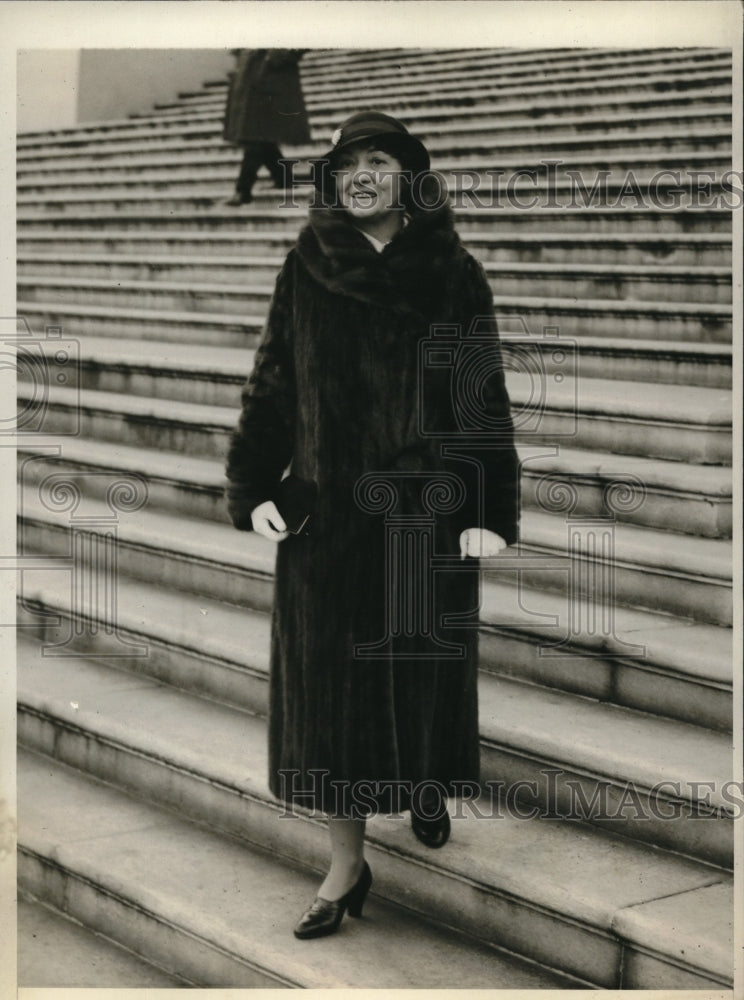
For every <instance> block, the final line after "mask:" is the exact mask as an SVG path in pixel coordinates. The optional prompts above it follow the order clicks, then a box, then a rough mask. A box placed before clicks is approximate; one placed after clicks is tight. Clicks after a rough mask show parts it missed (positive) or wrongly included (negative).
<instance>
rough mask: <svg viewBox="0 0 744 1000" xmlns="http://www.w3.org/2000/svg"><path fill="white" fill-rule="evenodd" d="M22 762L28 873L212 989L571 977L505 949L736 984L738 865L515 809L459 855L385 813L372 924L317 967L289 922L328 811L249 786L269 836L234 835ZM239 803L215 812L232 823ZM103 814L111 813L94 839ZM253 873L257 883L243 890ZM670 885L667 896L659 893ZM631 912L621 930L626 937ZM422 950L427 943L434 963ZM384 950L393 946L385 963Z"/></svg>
mask: <svg viewBox="0 0 744 1000" xmlns="http://www.w3.org/2000/svg"><path fill="white" fill-rule="evenodd" d="M19 760H20V763H21V766H22V768H23V771H22V774H21V780H20V787H21V793H22V797H21V809H22V812H21V815H22V817H23V819H22V826H23V830H24V834H23V842H22V845H21V848H20V850H19V867H20V869H21V879H22V883H23V885H24V886H26V887H29V888H31V887H36V888H37V890H41V891H43V892H48V893H49V895H50V896H51V897H52V898H53V899H54V900H56V902H57V903H58V905H59V906H60V908H61V909H64V910H65V912H68V913H69V912H74V913H76V914H78V915H79V916H81V917H85V918H87V919H88V920H90V918H91V916H93V915H94V914H95V916H96V917H97V919H98V920H99V922H100V925H101V926H102V928H103V929H106V930H108V931H109V932H111V933H112V934H114V935H116V936H118V938H119V940H122V938H123V939H124V943H126V944H128V945H129V946H130V947H135V948H138V949H139V950H140V951H141V952H143V953H144V954H146V956H147V958H148V959H149V960H150V961H153V960H156V961H158V962H159V963H160V964H163V965H165V966H170V967H171V968H173V969H178V971H179V972H181V973H192V974H193V976H194V978H195V980H196V982H197V983H199V984H200V985H208V986H213V987H214V986H223V987H225V986H227V987H230V986H238V987H240V986H244V987H245V986H247V987H258V986H264V987H265V986H268V987H277V986H298V985H299V986H304V987H326V988H327V987H329V986H331V987H333V986H336V987H338V986H345V985H352V986H357V987H358V986H364V985H366V984H367V983H372V984H373V985H374V986H376V987H378V988H379V987H380V986H381V985H386V986H387V985H392V986H396V987H402V986H405V985H407V984H408V983H409V981H410V980H411V976H412V974H413V976H414V979H413V982H414V984H415V985H417V986H418V985H420V984H425V985H426V986H432V987H442V986H445V987H446V986H449V985H450V984H451V983H457V985H458V986H459V987H463V986H469V985H471V984H472V985H474V986H481V987H482V986H484V985H485V986H488V987H491V988H493V987H494V986H496V987H497V988H499V987H503V988H509V987H517V986H519V987H522V988H525V987H529V986H533V987H536V988H538V989H539V988H551V987H552V988H555V987H556V986H561V987H563V988H566V987H567V986H569V985H571V980H570V979H568V980H567V979H565V978H564V979H562V980H561V979H559V978H558V975H557V973H552V974H548V973H547V972H545V970H544V969H542V968H540V967H539V966H535V965H533V966H531V967H528V969H527V970H525V969H524V967H522V969H521V970H520V971H521V975H516V974H515V973H514V971H513V970H514V968H515V959H514V957H513V955H509V954H508V952H506V953H505V952H504V951H503V950H502V949H506V948H512V949H515V950H516V949H518V948H521V949H522V950H523V951H524V952H525V953H527V954H530V953H533V954H534V953H537V954H539V955H540V956H541V957H542V960H543V962H545V961H546V959H548V956H552V957H554V958H555V959H559V960H560V965H561V966H562V967H563V968H564V969H579V970H582V971H584V972H585V973H588V974H589V975H591V979H590V980H589V981H588V982H586V981H583V982H582V981H579V983H578V985H592V984H597V983H598V984H599V985H603V986H611V987H617V986H622V987H623V988H628V989H632V988H643V987H647V988H649V987H650V988H654V987H664V988H695V987H698V988H711V987H713V988H715V989H720V988H721V986H723V987H729V985H730V983H731V975H732V973H731V965H732V958H731V952H732V945H731V944H729V942H730V941H731V939H732V933H731V926H730V924H731V917H730V911H731V909H732V907H733V896H732V892H731V884H730V881H728V880H727V879H726V878H725V877H724V876H721V875H718V874H716V873H713V872H711V871H710V870H709V869H708V870H706V869H705V868H704V866H700V865H696V864H694V863H692V862H689V861H683V860H679V859H676V858H673V857H668V856H667V855H665V854H663V853H659V852H653V851H649V850H648V849H645V848H637V847H632V845H626V844H625V843H623V842H622V841H620V840H619V839H613V838H609V837H608V838H598V837H594V836H584V835H583V831H581V830H579V829H577V828H574V827H572V826H570V825H569V824H565V823H563V824H561V823H551V822H550V821H548V820H546V821H544V822H539V823H537V822H535V823H526V822H524V821H518V820H517V821H515V820H513V819H511V818H507V819H505V820H498V821H495V822H492V823H488V824H486V823H485V822H481V823H476V822H475V821H474V820H472V819H471V820H470V821H469V822H468V821H466V820H462V821H461V820H457V825H456V829H457V830H458V834H457V835H458V838H459V840H460V844H459V846H457V845H456V844H455V843H454V842H453V843H451V845H450V847H449V850H448V856H447V857H445V858H442V857H441V856H440V854H438V855H437V856H436V858H434V859H432V857H431V854H429V856H424V855H423V854H422V853H421V852H420V851H419V850H418V849H417V848H416V846H415V845H413V844H411V843H410V842H411V840H412V838H411V835H410V833H409V832H408V831H407V829H402V827H404V826H406V824H405V823H404V822H401V821H395V820H386V819H381V820H375V821H370V823H369V831H368V848H367V855H368V858H369V860H370V866H371V868H372V870H373V877H374V888H373V892H372V894H371V896H370V898H369V900H368V903H367V905H366V907H365V910H364V917H363V918H362V922H361V923H360V924H359V925H357V924H356V922H355V921H352V920H350V919H347V920H346V921H345V925H344V927H343V929H342V930H341V931H340V932H339V934H338V935H335V936H333V937H331V938H329V939H328V940H327V941H326V942H324V944H323V946H322V947H323V963H321V967H320V969H319V968H318V963H317V962H316V961H314V960H313V961H311V957H310V954H309V952H308V955H307V956H305V953H304V946H303V948H300V947H299V946H298V945H297V943H296V942H295V940H294V939H293V938H292V936H291V927H292V924H293V922H294V921H295V920H296V919H297V913H299V912H302V908H303V907H304V906H306V905H307V901H308V899H311V898H312V894H313V892H314V891H315V890H316V887H317V883H318V875H317V872H318V871H321V870H322V869H323V867H324V866H325V864H326V859H325V831H324V830H323V829H322V826H321V824H319V823H317V822H315V821H313V820H311V819H307V820H306V819H304V818H303V819H300V820H299V821H295V822H286V823H281V822H278V815H277V813H278V809H277V807H276V806H275V805H272V804H271V803H268V804H267V803H266V802H265V799H263V800H260V801H259V802H258V803H256V804H254V803H252V802H251V800H249V799H246V797H245V796H244V795H242V794H241V792H240V791H238V792H237V793H236V794H235V796H234V797H235V799H236V804H243V803H244V804H245V806H246V807H247V809H246V813H247V815H250V817H251V819H252V820H253V823H251V825H250V826H249V827H248V831H247V832H248V834H249V836H250V837H251V838H252V840H253V844H250V843H249V842H248V840H247V838H246V828H245V826H244V827H243V828H242V829H241V830H240V831H239V832H238V836H239V837H240V842H236V841H235V840H232V839H227V838H226V837H225V836H224V835H223V834H220V833H217V832H211V831H210V830H205V829H203V828H199V827H196V826H193V825H191V824H189V823H187V822H185V821H183V820H182V819H179V818H177V817H174V816H173V815H172V814H170V813H166V812H164V811H159V810H158V809H157V807H155V806H153V805H150V804H146V803H142V802H138V801H136V800H135V799H133V798H130V797H127V796H125V795H124V794H123V793H122V792H121V791H118V790H116V789H114V788H112V787H108V786H105V785H102V784H100V783H98V782H96V781H93V780H90V779H87V780H86V779H84V778H81V775H80V773H79V772H76V771H74V770H72V769H69V768H66V767H64V766H63V765H61V764H59V763H56V762H53V761H51V760H49V759H47V758H44V757H41V756H37V755H35V754H31V753H29V752H27V751H22V752H21V754H20V756H19ZM205 790H206V791H208V792H209V793H210V795H212V796H214V795H215V794H219V790H217V789H214V790H212V789H209V788H207V789H205ZM45 806H46V811H45V808H44V807H45ZM225 812H226V809H224V808H223V809H222V810H221V815H219V816H214V817H211V819H212V821H213V822H216V821H218V822H220V823H221V824H222V825H223V826H224V825H231V826H233V827H234V826H235V825H236V824H235V822H234V820H232V819H231V817H230V816H229V815H228V816H225V815H224V813H225ZM91 815H95V816H96V817H97V822H98V830H97V835H96V836H95V837H92V836H91V831H90V826H89V817H90V816H91ZM228 820H229V821H230V823H229V824H227V823H226V821H228ZM569 827H570V828H569ZM490 828H493V830H491V829H490ZM302 837H304V841H302V840H301V839H300V838H302ZM489 838H490V843H489ZM256 842H257V843H256ZM277 842H278V843H279V845H280V846H281V848H282V850H283V854H284V855H285V857H289V858H294V859H296V862H295V866H293V868H294V870H293V869H292V868H290V865H291V862H286V861H285V863H284V865H281V866H280V865H278V864H277V861H276V860H275V858H272V856H271V855H268V854H267V853H266V851H265V850H262V848H265V845H266V844H267V843H272V844H273V843H277ZM494 846H495V847H497V849H496V850H494ZM481 850H482V851H483V853H482V854H481V853H480V852H481ZM440 853H441V852H440ZM527 856H528V857H530V858H531V859H533V862H532V864H531V865H529V866H528V865H526V864H525V860H524V858H525V857H527ZM285 866H286V867H285ZM300 866H301V867H300ZM509 866H511V870H509ZM308 868H312V869H313V872H312V874H308V872H307V869H308ZM143 872H146V873H147V879H146V880H144V881H143V879H142V873H143ZM247 875H249V877H250V884H251V885H252V886H255V895H254V893H246V892H244V891H243V892H241V886H244V885H245V884H246V876H247ZM401 880H402V882H403V885H408V886H410V896H411V899H410V901H409V900H408V899H406V901H405V903H406V906H407V907H409V908H410V910H412V911H413V913H412V915H411V916H408V917H406V916H404V915H403V913H401V912H400V910H399V909H398V908H397V907H394V906H392V905H390V904H388V903H387V902H386V897H387V896H389V895H393V894H395V895H397V896H399V897H400V896H401V895H402V888H403V885H401V884H400V883H401ZM520 890H521V896H520V895H518V894H517V893H518V892H519V891H520ZM439 895H442V896H444V898H445V899H446V898H447V897H448V896H453V895H454V896H457V897H459V900H458V906H459V912H458V913H457V914H456V916H457V918H458V923H460V924H463V923H464V924H467V925H469V926H471V927H472V929H473V930H472V931H471V933H470V940H468V939H467V938H466V939H464V940H463V939H462V938H457V939H456V942H457V943H456V946H454V947H453V945H452V934H451V932H447V931H440V930H439V929H438V928H437V927H436V926H435V925H433V924H432V923H431V922H430V921H431V916H432V913H434V914H437V913H439V912H440V910H441V907H442V904H441V903H440V901H439V898H438V896H439ZM662 896H667V897H669V898H668V899H667V900H666V901H659V900H660V898H661V897H662ZM255 898H257V899H258V900H260V908H259V910H258V912H256V911H255V909H254V908H253V906H252V900H253V899H255ZM195 903H196V905H195ZM670 903H671V904H672V905H671V907H670ZM672 909H673V910H674V911H675V913H674V915H673V914H672V912H670V910H672ZM619 925H622V927H623V935H622V937H619V936H617V935H616V934H615V928H616V927H617V926H619ZM422 932H423V933H422ZM644 932H645V937H644ZM357 933H358V934H362V933H364V935H366V936H367V938H368V939H370V940H371V943H372V945H373V947H370V948H369V949H349V948H348V946H347V938H348V937H349V936H350V935H351V936H353V935H354V934H357ZM476 934H477V935H478V938H480V940H481V941H483V940H484V939H485V940H486V942H487V945H488V947H486V948H484V947H483V946H482V945H479V944H478V941H477V940H476V939H475V936H476ZM659 938H661V941H660V940H659ZM646 939H647V940H648V941H649V944H650V945H651V947H649V946H647V945H645V940H646ZM286 942H289V943H286ZM419 945H421V946H423V948H424V949H425V950H424V952H423V957H422V959H421V961H420V963H419V960H418V954H419V949H418V946H419ZM494 945H495V947H494ZM309 947H311V948H312V947H314V948H316V949H317V947H318V946H317V944H313V945H310V946H309ZM381 951H383V952H384V953H385V955H386V958H387V957H388V956H389V960H388V961H387V962H386V963H383V965H382V966H381V965H380V962H379V954H380V952H381ZM365 956H369V958H366V957H365ZM267 959H268V960H269V961H267ZM440 959H441V962H442V966H441V967H440ZM205 966H206V967H207V969H208V970H209V975H208V981H207V982H206V983H205V982H204V978H205V977H204V967H205ZM442 969H443V970H444V971H443V972H442V971H441V970H442ZM349 973H350V974H349ZM573 985H576V980H574V983H573Z"/></svg>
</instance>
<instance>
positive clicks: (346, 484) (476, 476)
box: [226, 205, 518, 812]
mask: <svg viewBox="0 0 744 1000" xmlns="http://www.w3.org/2000/svg"><path fill="white" fill-rule="evenodd" d="M474 317H480V318H481V320H480V326H479V337H480V340H478V341H477V342H476V343H474V344H470V345H468V349H471V348H472V349H474V350H476V352H477V351H478V350H480V351H481V352H483V351H484V350H485V351H487V355H484V354H483V353H481V355H480V357H478V356H477V355H474V354H473V353H472V350H471V353H470V355H468V357H469V358H470V362H468V363H469V364H470V369H471V371H470V376H469V377H470V380H471V381H470V383H467V379H466V380H465V383H464V384H466V386H469V388H467V392H466V393H465V396H466V397H467V396H468V394H469V399H467V398H466V399H465V401H464V412H465V417H464V418H461V419H459V420H458V417H457V416H456V414H455V410H456V408H457V406H458V405H460V404H462V403H463V400H462V398H461V396H462V392H461V387H460V388H458V389H453V384H454V381H455V380H454V376H453V371H454V369H455V367H457V364H460V366H461V368H462V361H463V357H460V358H459V361H456V360H455V357H454V355H455V353H456V352H455V350H454V347H455V346H456V343H459V342H461V341H462V338H463V337H467V333H468V330H469V329H470V326H471V321H472V320H473V318H474ZM432 324H437V325H440V324H441V325H444V326H445V330H444V331H443V332H442V333H440V334H436V338H437V341H436V343H435V344H434V348H433V350H434V353H433V355H432V354H430V355H427V356H426V360H425V362H423V363H422V362H421V358H422V357H423V354H422V352H423V351H424V350H425V342H430V341H431V340H432V334H431V332H430V327H431V326H432ZM484 324H485V328H486V332H487V334H488V336H487V337H486V338H485V339H484V338H483V332H484ZM495 330H496V328H495V320H494V318H493V303H492V296H491V291H490V288H489V286H488V282H487V280H486V278H485V275H484V272H483V269H482V268H481V267H480V265H479V264H478V263H477V262H476V261H475V259H474V258H473V257H472V256H471V255H470V254H469V253H468V252H467V251H466V250H465V249H464V248H463V247H462V245H461V243H460V241H459V238H458V236H457V234H456V232H455V229H454V226H453V219H452V213H451V210H450V208H449V207H448V206H447V205H441V206H439V207H438V208H437V209H435V210H429V211H419V212H414V213H413V214H412V217H411V218H410V221H409V223H408V225H406V226H405V227H404V228H403V229H402V230H401V231H400V232H399V233H398V234H397V235H396V236H395V237H394V239H393V240H392V241H391V242H390V243H389V244H388V245H387V246H386V247H385V248H384V250H382V251H381V252H380V253H378V252H377V250H375V249H374V248H373V247H372V245H371V244H370V243H369V241H368V240H367V239H366V238H365V237H364V236H363V235H362V234H361V233H360V232H359V231H358V230H357V229H356V228H355V227H354V226H353V225H352V224H351V221H350V219H349V217H348V216H347V215H346V213H344V212H342V211H339V210H333V209H330V208H315V209H311V211H310V220H309V223H308V224H307V225H306V226H305V228H304V229H303V230H302V231H301V233H300V235H299V238H298V241H297V244H296V246H295V247H294V248H293V249H292V250H291V251H290V253H289V255H288V256H287V258H286V261H285V263H284V265H283V267H282V269H281V272H280V274H279V276H278V278H277V281H276V287H275V291H274V296H273V299H272V302H271V306H270V310H269V315H268V319H267V322H266V326H265V330H264V334H263V338H262V341H261V344H260V346H259V348H258V350H257V352H256V358H255V366H254V369H253V372H252V373H251V375H250V377H249V378H248V380H247V382H246V384H245V387H244V389H243V394H242V413H241V416H240V420H239V423H238V426H237V428H236V430H235V431H234V433H233V435H232V439H231V444H230V448H229V453H228V459H227V470H226V471H227V479H228V487H227V499H228V509H229V512H230V515H231V518H232V520H233V523H234V524H235V526H236V527H237V528H239V529H243V530H251V519H250V514H251V511H252V510H253V509H254V508H255V507H256V506H257V505H258V504H259V503H261V502H263V501H264V500H267V499H270V498H271V497H272V495H273V493H274V491H275V489H276V486H277V483H278V481H279V480H280V478H281V476H282V474H283V472H284V470H285V468H286V467H288V466H290V465H291V471H292V472H293V473H294V474H296V475H298V476H301V477H302V478H304V479H308V480H313V481H314V482H315V483H316V484H317V487H318V500H317V509H316V511H315V514H314V516H313V519H312V524H311V527H310V531H309V533H308V534H306V535H299V536H294V535H290V536H289V537H288V538H287V539H286V540H284V541H282V542H280V543H279V544H278V548H277V560H276V576H275V597H274V605H273V614H272V631H271V675H270V694H269V784H270V787H271V790H272V791H273V792H274V794H276V795H277V796H278V797H279V798H281V799H284V800H285V801H288V802H295V803H299V804H302V805H305V806H307V807H309V808H318V809H321V810H323V811H334V810H337V811H339V812H344V811H346V810H347V807H348V806H347V803H348V800H346V799H341V798H340V795H341V793H340V791H339V789H340V788H342V787H343V788H344V789H345V790H346V791H345V792H344V794H346V792H348V790H349V789H350V788H353V789H354V791H353V792H351V795H352V799H353V802H354V803H357V802H358V801H360V800H361V799H366V800H369V801H372V802H374V803H375V805H376V806H377V807H382V808H385V809H388V808H402V809H406V808H408V807H409V804H410V799H409V798H408V797H407V796H408V792H409V791H410V790H411V789H412V788H413V787H414V786H415V784H416V783H419V782H427V781H437V782H440V783H441V784H442V785H443V786H444V787H445V789H447V791H448V792H449V794H456V793H457V787H456V783H457V782H458V781H469V782H473V781H477V780H478V776H479V736H478V707H477V676H478V634H477V627H476V626H475V624H474V623H475V622H476V620H477V606H478V597H479V573H478V562H477V560H473V559H467V560H465V561H464V562H462V561H460V560H459V535H460V532H461V531H462V530H464V529H465V528H469V527H478V526H482V527H486V528H489V529H491V530H493V531H495V532H498V533H499V534H500V535H502V536H503V537H504V538H505V539H506V541H507V542H509V543H512V542H514V541H516V539H517V523H518V513H517V508H518V464H517V458H516V452H515V450H514V445H513V429H512V424H511V418H510V416H509V401H508V398H507V394H506V389H505V387H504V380H503V372H502V370H501V364H500V350H499V346H498V338H497V336H496V332H495ZM453 331H454V332H453ZM453 337H454V338H455V339H454V341H453ZM473 360H475V361H476V364H475V368H473V365H472V361H473ZM467 367H468V364H467V363H466V364H465V368H467ZM463 370H464V369H463ZM420 371H421V374H420ZM473 371H475V372H476V373H477V372H484V371H488V372H489V377H488V378H487V379H485V380H481V381H478V378H477V377H476V378H475V382H473ZM458 393H459V396H458ZM453 397H456V398H455V400H454V402H453ZM458 400H459V403H458ZM469 404H474V405H476V407H480V408H481V410H482V413H483V418H482V420H481V423H483V421H485V425H486V428H487V431H488V442H489V443H488V444H487V446H486V447H484V446H483V439H482V433H481V435H480V436H479V434H478V427H477V426H476V425H477V417H478V415H477V414H476V417H475V420H476V423H475V424H472V421H473V419H474V418H473V414H472V406H471V405H469ZM463 420H464V423H465V425H466V426H465V429H463ZM468 420H470V421H471V424H472V426H471V425H468ZM448 450H449V451H450V452H452V453H451V454H449V453H446V452H447V451H448ZM474 459H475V461H476V462H477V463H479V465H476V464H474ZM479 468H480V471H479ZM370 473H378V474H380V475H378V477H377V479H376V482H377V485H375V483H369V482H368V481H367V480H364V479H362V477H365V476H368V475H369V474H370ZM380 479H382V480H383V481H387V482H388V483H389V484H390V485H389V488H388V489H387V490H386V488H385V486H384V485H382V486H380V483H379V480H380ZM453 481H454V483H455V484H456V485H455V486H454V487H453V486H452V483H453ZM427 483H432V484H436V483H439V493H438V495H437V491H436V489H433V490H432V491H431V492H430V493H427V491H426V484H427ZM458 484H459V485H458ZM365 486H366V489H365V488H363V487H365ZM355 488H356V489H355ZM453 490H454V494H456V497H455V498H454V499H453V495H454V494H453ZM432 508H436V510H435V511H434V513H432ZM406 533H407V538H408V541H405V538H404V536H406ZM424 536H426V539H427V540H426V541H423V542H422V538H423V537H424ZM406 545H408V546H409V548H408V549H406ZM411 546H412V548H411ZM422 546H423V547H424V548H423V549H422ZM426 546H428V549H426ZM424 549H426V551H427V552H428V553H429V556H431V555H433V558H434V559H435V560H436V559H437V558H440V557H449V562H448V563H447V566H449V568H447V566H445V568H444V569H440V570H438V571H437V572H434V573H432V572H431V560H430V559H429V556H427V555H423V556H422V555H420V552H421V551H424ZM414 550H415V551H414ZM416 552H419V555H418V556H417V555H416V554H415V553H416ZM401 566H402V568H401ZM411 593H412V594H413V595H414V597H413V600H414V603H415V602H416V601H418V602H419V605H417V607H419V611H416V612H413V617H414V618H416V623H415V627H414V628H413V629H411V628H408V629H406V628H405V627H401V619H400V617H399V615H400V614H404V611H403V612H402V611H401V605H405V602H406V600H407V599H408V598H406V596H405V595H406V594H409V595H410V594H411ZM421 609H424V610H421ZM445 614H446V615H448V616H452V615H459V616H460V617H461V618H462V619H463V621H462V622H461V624H460V625H459V626H458V625H454V624H448V623H447V622H445V621H443V620H442V616H443V615H445ZM422 615H423V618H422ZM427 615H428V617H427ZM417 616H418V617H417ZM466 620H467V621H468V622H469V624H465V621H466ZM407 633H410V634H407ZM359 646H362V647H366V650H365V649H361V650H360V649H359V648H358V647H359ZM333 782H337V783H339V784H336V785H334V784H332V783H333ZM344 783H346V784H344ZM364 783H367V784H364Z"/></svg>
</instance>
